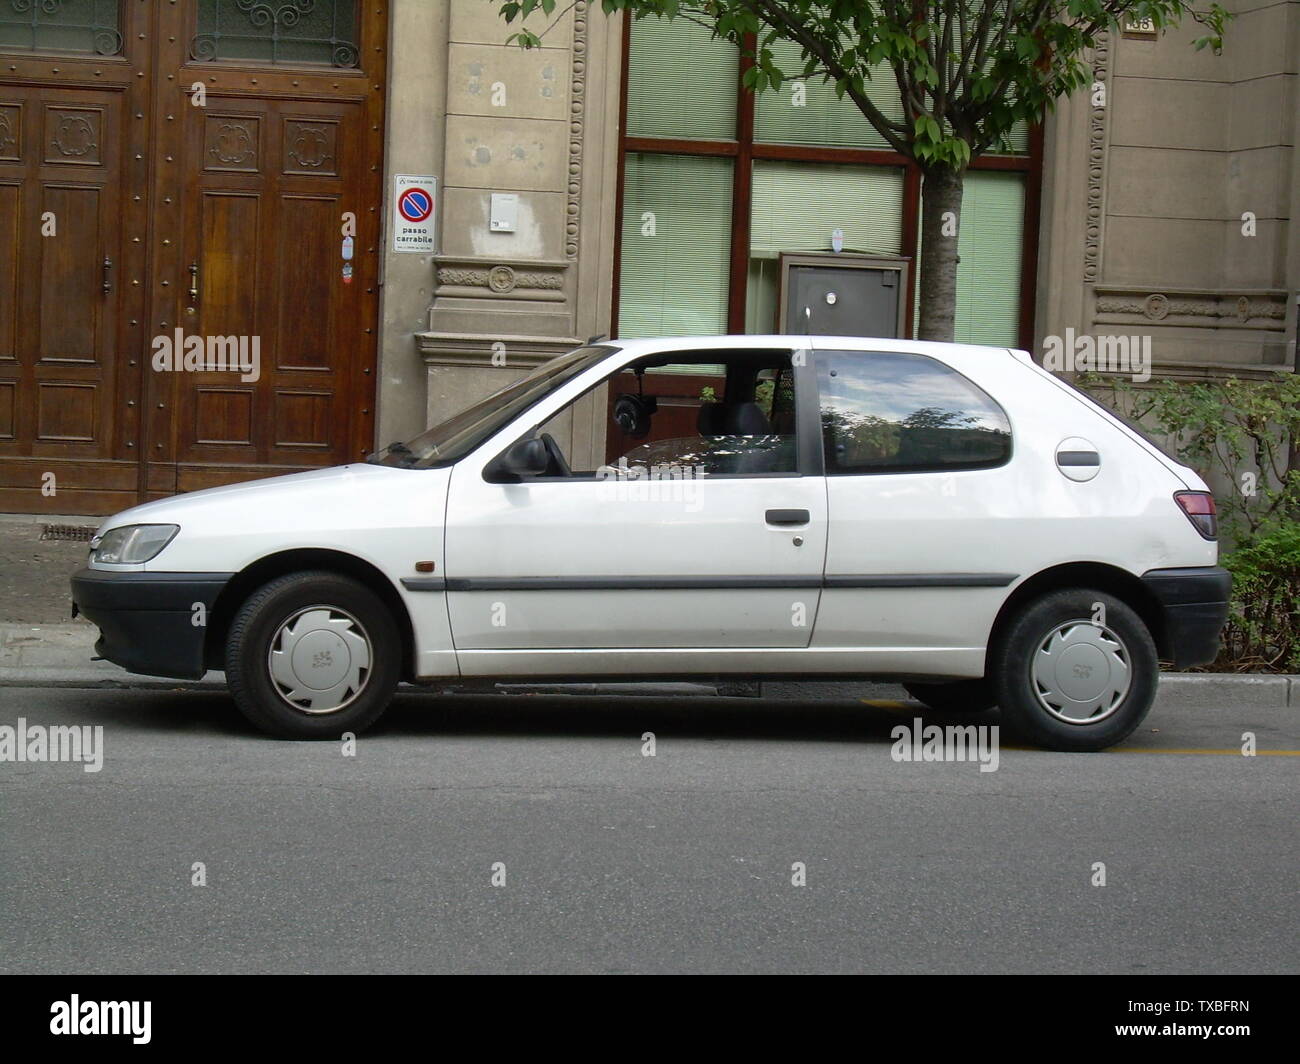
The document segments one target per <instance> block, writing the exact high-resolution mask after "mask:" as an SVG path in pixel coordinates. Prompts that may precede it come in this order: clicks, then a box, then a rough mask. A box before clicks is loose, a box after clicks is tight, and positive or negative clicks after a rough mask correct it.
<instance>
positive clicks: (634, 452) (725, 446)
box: [538, 350, 798, 478]
mask: <svg viewBox="0 0 1300 1064" xmlns="http://www.w3.org/2000/svg"><path fill="white" fill-rule="evenodd" d="M599 388H603V389H604V390H605V392H604V396H603V398H599V399H598V402H599V405H600V406H601V407H603V415H604V416H603V417H602V418H600V420H601V421H602V422H603V424H602V425H601V427H600V430H599V431H600V432H601V433H603V440H602V441H599V444H598V449H597V453H598V454H599V455H601V456H602V457H603V463H601V465H600V467H599V468H597V469H591V468H585V469H584V468H580V467H579V466H578V465H574V466H573V468H572V471H571V474H570V475H572V476H578V477H581V476H591V477H594V476H604V475H611V474H620V473H625V474H626V475H629V476H635V477H645V476H649V477H655V478H676V477H701V476H745V475H748V476H759V475H764V474H778V475H781V474H784V475H794V474H796V473H797V472H798V455H797V450H796V447H795V403H794V374H793V367H792V364H791V356H790V352H788V351H730V350H726V351H702V352H698V353H695V352H682V353H674V354H673V355H672V356H655V357H651V358H648V359H643V360H641V361H640V362H637V363H635V364H633V365H631V366H628V367H625V368H623V369H622V370H620V371H619V372H617V373H615V374H614V375H613V376H611V377H609V378H607V379H606V380H605V381H603V382H602V383H601V385H599V386H598V389H599ZM596 391H597V389H593V390H592V392H589V393H587V395H586V396H582V397H580V398H579V399H578V400H575V403H574V404H570V407H566V408H565V410H562V411H560V412H559V413H557V414H556V415H555V416H554V417H552V418H551V419H550V420H549V421H548V422H547V423H546V424H544V425H542V426H540V427H539V429H538V432H539V434H542V433H550V434H551V435H552V437H553V438H556V439H559V440H561V441H563V439H564V436H563V429H564V426H565V425H566V424H569V423H572V419H571V418H570V417H569V411H570V409H572V408H573V407H574V406H576V404H577V403H581V402H583V401H586V400H587V398H588V396H591V395H593V393H595V392H596ZM561 447H563V443H561Z"/></svg>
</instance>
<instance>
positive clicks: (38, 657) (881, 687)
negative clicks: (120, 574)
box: [0, 514, 1300, 708]
mask: <svg viewBox="0 0 1300 1064" xmlns="http://www.w3.org/2000/svg"><path fill="white" fill-rule="evenodd" d="M98 523H99V518H95V517H77V516H50V517H45V516H42V517H30V516H26V515H16V514H0V687H27V686H36V687H39V686H60V687H86V686H92V687H93V686H123V687H140V688H175V687H190V686H196V685H199V686H213V685H217V686H224V684H225V677H224V676H223V675H222V674H221V673H218V672H210V673H208V674H207V675H206V676H204V677H203V679H202V680H195V681H190V680H169V679H165V678H162V677H150V676H137V675H135V674H133V673H129V672H127V671H126V670H125V669H122V668H119V667H118V666H116V665H113V664H111V663H110V662H107V661H93V660H91V659H92V658H93V657H94V654H95V650H94V646H95V639H96V638H97V636H98V630H97V629H96V628H95V626H94V625H93V624H90V623H89V622H88V621H86V620H85V619H83V618H78V619H77V620H73V619H72V617H71V603H72V596H71V589H70V588H69V585H68V578H69V577H70V576H71V575H72V574H73V573H74V572H75V571H76V570H77V569H79V568H81V566H82V565H84V564H85V558H86V544H85V543H84V542H77V541H61V540H42V539H41V538H40V537H41V530H42V529H43V528H44V527H45V526H46V525H56V524H57V525H72V526H94V525H97V524H98ZM514 686H518V687H519V688H520V689H521V690H528V691H532V692H540V691H555V692H556V693H565V694H588V695H600V694H610V693H615V692H619V693H624V694H653V695H656V696H664V695H701V694H712V693H713V691H714V687H713V685H712V684H695V683H662V684H647V683H639V684H612V683H587V684H530V685H511V687H514ZM750 686H751V687H752V686H753V685H750ZM727 693H732V692H730V691H728V692H727ZM762 693H763V696H764V697H765V698H778V699H790V698H806V699H824V698H872V699H905V698H906V697H907V696H906V694H905V692H904V691H903V689H902V688H901V687H899V686H897V685H894V684H878V683H845V682H823V681H797V682H796V681H791V682H781V683H771V682H765V683H763V684H762ZM1162 702H1171V703H1174V702H1176V703H1179V704H1183V705H1188V704H1191V705H1208V704H1213V703H1223V702H1227V703H1230V704H1231V705H1233V706H1294V707H1296V708H1300V676H1279V675H1264V674H1245V675H1235V674H1230V673H1165V675H1164V676H1163V677H1162V678H1161V680H1160V694H1159V695H1158V697H1157V704H1159V703H1162Z"/></svg>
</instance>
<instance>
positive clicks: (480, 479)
mask: <svg viewBox="0 0 1300 1064" xmlns="http://www.w3.org/2000/svg"><path fill="white" fill-rule="evenodd" d="M791 354H792V353H791V352H790V351H789V350H786V351H784V355H783V357H785V358H786V359H787V360H789V359H790V357H791ZM693 357H696V358H698V357H700V356H699V355H698V353H696V354H695V355H694V356H693ZM710 357H712V356H710ZM716 357H717V359H718V361H720V362H721V361H723V360H724V359H727V358H730V357H733V356H731V355H730V354H728V353H727V352H718V354H717V356H716ZM629 361H631V359H630V358H628V359H624V360H623V362H624V363H626V362H629ZM795 361H798V362H801V363H804V364H802V365H800V366H798V367H797V368H796V369H794V370H793V373H792V375H793V377H794V388H795V396H796V398H795V400H794V418H793V420H794V422H795V425H794V428H795V433H794V434H795V440H794V441H793V446H792V447H791V448H790V453H791V454H792V455H793V466H792V467H785V466H782V468H779V469H775V470H773V469H767V470H764V469H762V468H760V467H761V463H757V464H752V465H751V466H748V467H747V466H746V464H745V462H744V461H740V462H738V463H736V464H735V467H734V471H718V470H715V471H712V472H710V471H709V470H708V469H705V467H703V466H700V467H698V468H697V469H695V470H691V469H685V470H677V471H676V473H677V474H680V475H672V474H670V475H668V476H666V477H664V478H662V479H648V478H644V477H642V478H635V477H630V476H628V475H626V473H625V475H623V476H610V475H609V472H610V470H611V469H615V470H616V469H618V468H620V466H619V465H618V463H617V462H616V463H615V464H614V465H609V464H602V465H601V466H600V467H599V468H597V469H595V470H587V471H583V470H578V471H576V472H574V474H573V475H571V476H538V477H533V478H524V479H523V480H522V481H520V482H518V483H500V482H495V481H494V479H493V475H492V471H491V468H490V463H491V462H492V460H493V459H494V458H496V457H498V456H499V455H500V454H501V452H502V451H503V450H504V449H506V448H507V447H509V445H510V444H512V443H514V442H515V441H516V440H518V439H520V438H522V437H525V436H528V435H529V434H530V433H534V432H535V431H536V430H537V429H538V427H539V426H541V427H544V423H547V424H550V423H561V422H564V421H565V417H566V409H567V408H568V405H567V404H565V403H563V402H557V401H555V400H552V401H550V402H547V403H543V404H539V407H538V408H537V409H536V410H534V411H531V412H530V413H529V414H526V415H524V417H523V418H522V419H521V420H520V421H518V422H516V423H515V425H513V426H512V427H511V429H510V430H507V432H505V433H502V434H499V436H498V437H497V438H496V439H494V440H493V441H491V442H490V443H489V444H488V445H486V446H485V447H484V448H480V450H479V452H477V453H476V454H475V455H473V456H471V458H470V459H467V460H465V461H462V462H460V463H458V464H457V465H456V467H455V469H454V471H453V473H452V478H451V487H450V492H449V497H448V498H449V501H448V511H447V539H446V561H445V577H446V588H447V602H448V609H449V612H450V618H451V627H452V633H453V638H454V640H455V644H456V649H457V655H458V660H459V661H460V664H461V670H462V672H463V673H465V674H467V675H474V674H480V675H505V674H511V673H515V674H523V673H537V672H550V673H557V672H564V671H569V670H572V671H573V673H574V674H575V675H576V674H580V673H591V672H620V673H624V674H631V673H635V672H636V671H637V670H638V668H639V667H640V666H644V668H645V671H647V672H650V671H656V670H662V669H663V668H664V667H665V663H666V661H667V659H669V658H671V659H673V667H674V668H676V669H681V670H685V671H708V670H710V669H724V668H726V667H728V665H729V664H733V663H734V662H732V661H731V659H729V657H728V654H729V652H730V651H733V650H737V649H742V648H749V649H754V648H774V649H775V648H784V649H796V648H802V647H806V646H807V645H808V642H809V639H810V635H811V632H812V628H813V624H814V622H815V619H816V612H817V604H818V600H819V596H820V587H821V577H822V563H823V559H824V556H825V549H826V535H827V528H826V488H825V480H824V478H823V477H821V476H820V475H819V472H820V471H819V470H818V469H815V468H812V467H813V466H814V465H815V464H817V459H818V458H819V455H818V454H817V452H816V450H815V448H816V416H817V414H816V401H815V393H814V391H813V389H812V388H811V386H810V385H811V378H810V374H809V370H808V367H807V365H806V361H805V360H804V359H802V358H800V359H798V360H795ZM620 368H622V364H621V363H618V362H616V363H614V364H612V365H611V366H610V367H609V369H610V371H611V373H612V372H614V371H616V370H618V369H620ZM606 380H607V381H608V378H606ZM605 387H606V388H609V387H610V385H609V384H608V383H607V384H606V386H605ZM691 387H692V388H694V387H695V384H692V385H691ZM696 390H703V389H696ZM598 401H599V403H600V408H601V409H602V410H603V409H605V407H604V402H603V397H602V399H601V400H598ZM675 402H678V403H679V405H678V406H677V407H675V408H674V409H670V408H669V407H670V404H667V403H665V404H664V405H662V406H661V408H660V413H661V414H664V415H671V416H673V417H677V418H678V419H679V422H680V423H681V424H688V423H690V422H692V421H697V422H700V423H703V421H704V420H705V419H704V415H703V414H701V413H700V411H699V409H698V406H699V405H702V403H700V404H697V409H695V410H694V411H692V410H689V409H687V410H683V409H682V407H681V405H680V400H675ZM615 405H617V403H615ZM568 420H569V421H570V422H571V421H572V420H573V419H572V418H571V417H570V418H568ZM810 427H811V429H812V432H811V434H810V433H809V429H810ZM673 431H675V432H684V431H694V430H693V429H690V430H686V429H681V428H677V429H674V430H673ZM717 438H722V437H717ZM753 438H756V437H753ZM711 439H716V438H713V437H711ZM670 442H671V441H662V443H663V445H668V444H669V443H670ZM785 442H790V441H785ZM673 445H674V446H675V445H676V444H673ZM809 445H811V446H809ZM656 446H659V445H655V444H651V445H649V446H648V447H646V448H645V450H648V451H654V450H655V448H656ZM662 449H663V447H662V446H660V450H662ZM679 450H680V448H679ZM640 453H641V450H640V449H636V448H634V449H633V451H632V460H633V461H634V462H635V461H638V460H639V458H638V455H639V454H640ZM741 457H742V458H743V455H742V456H741ZM620 461H622V462H623V465H622V468H623V469H624V470H625V471H626V469H627V460H626V456H625V457H624V458H623V459H620ZM647 461H649V459H647ZM718 468H719V469H722V468H723V467H718ZM613 651H619V652H620V653H617V654H616V653H611V652H613Z"/></svg>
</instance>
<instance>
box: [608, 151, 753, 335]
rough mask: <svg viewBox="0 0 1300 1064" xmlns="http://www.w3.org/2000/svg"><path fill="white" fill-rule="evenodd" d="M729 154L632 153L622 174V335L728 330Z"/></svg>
mask: <svg viewBox="0 0 1300 1064" xmlns="http://www.w3.org/2000/svg"><path fill="white" fill-rule="evenodd" d="M731 186H732V180H731V160H730V159H714V158H709V157H707V156H690V155H684V156H671V155H652V154H648V153H646V154H642V153H632V154H629V155H627V156H626V157H625V161H624V174H623V208H624V209H623V241H622V247H623V270H622V274H621V277H620V283H619V322H620V326H621V331H622V334H623V335H624V336H706V335H714V334H720V333H725V332H726V331H727V270H728V263H729V261H730V248H731V235H730V230H731Z"/></svg>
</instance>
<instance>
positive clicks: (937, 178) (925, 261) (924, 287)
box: [916, 167, 964, 343]
mask: <svg viewBox="0 0 1300 1064" xmlns="http://www.w3.org/2000/svg"><path fill="white" fill-rule="evenodd" d="M963 177H964V171H959V170H949V169H948V168H947V167H936V168H934V169H929V170H922V181H921V273H920V276H919V277H918V278H917V284H918V286H919V289H920V293H921V301H920V302H921V305H920V314H919V318H918V321H917V327H916V338H917V339H918V340H940V341H946V342H949V343H951V342H952V340H953V337H954V335H955V332H954V329H955V323H956V317H957V235H958V233H959V232H960V231H961V230H960V224H961V194H962V179H963Z"/></svg>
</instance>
